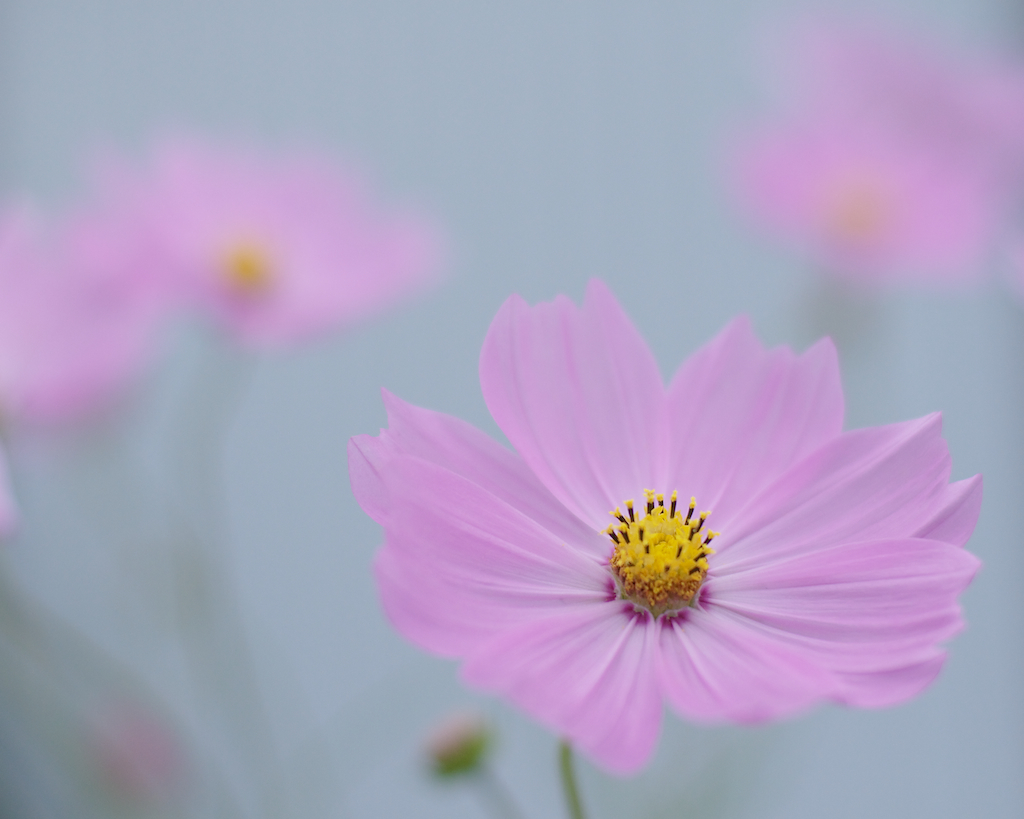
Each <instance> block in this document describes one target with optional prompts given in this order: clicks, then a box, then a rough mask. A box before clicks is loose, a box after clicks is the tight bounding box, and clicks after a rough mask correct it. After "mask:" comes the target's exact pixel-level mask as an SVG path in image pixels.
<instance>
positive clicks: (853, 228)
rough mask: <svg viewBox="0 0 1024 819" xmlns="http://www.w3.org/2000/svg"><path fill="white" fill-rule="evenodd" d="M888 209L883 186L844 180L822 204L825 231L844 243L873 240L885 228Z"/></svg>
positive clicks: (888, 220)
mask: <svg viewBox="0 0 1024 819" xmlns="http://www.w3.org/2000/svg"><path fill="white" fill-rule="evenodd" d="M891 211H892V208H891V207H890V204H889V198H888V196H886V193H885V190H884V188H883V187H882V186H881V185H880V184H877V183H873V182H872V181H871V180H866V179H862V180H857V179H854V180H848V181H847V182H846V183H845V184H843V185H841V186H838V187H837V189H836V190H835V191H834V192H833V193H832V196H831V197H829V200H828V202H827V203H826V205H825V213H826V220H827V223H828V228H829V230H830V231H831V232H832V233H833V235H835V236H836V237H837V238H838V239H841V240H843V241H845V242H852V243H862V242H869V241H871V240H873V239H877V238H878V237H879V236H880V235H881V234H882V233H883V231H885V229H886V228H887V226H888V224H889V222H890V220H891V216H892V212H891Z"/></svg>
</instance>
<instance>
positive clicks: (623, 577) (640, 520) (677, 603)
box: [605, 489, 720, 617]
mask: <svg viewBox="0 0 1024 819" xmlns="http://www.w3.org/2000/svg"><path fill="white" fill-rule="evenodd" d="M644 497H645V501H646V503H645V507H644V508H643V509H641V510H637V509H634V502H633V501H632V500H628V501H626V503H625V507H626V512H625V513H623V512H622V510H621V509H618V508H617V509H615V511H613V512H611V513H609V514H611V516H612V517H613V518H615V523H613V524H612V525H611V526H609V527H608V528H607V529H606V530H605V534H606V535H608V537H609V538H610V539H611V541H612V543H613V544H614V547H615V549H614V551H613V553H612V556H611V559H610V560H609V565H610V567H611V570H612V575H613V576H614V577H615V584H616V587H617V588H618V593H619V597H620V598H621V599H623V600H628V601H630V602H632V603H634V604H635V605H637V606H640V607H642V608H645V609H647V610H648V611H649V612H650V613H651V614H653V615H654V616H655V617H660V616H661V615H662V614H671V613H675V612H678V611H681V610H682V609H684V608H686V607H687V606H689V605H691V604H692V603H693V602H694V600H695V598H696V596H697V592H698V591H699V590H700V587H701V584H702V583H703V582H704V578H705V577H706V576H707V573H708V557H710V556H711V555H713V554H714V553H715V550H714V549H712V548H711V547H710V544H711V541H713V540H714V539H715V538H716V537H717V536H718V535H719V534H720V533H719V532H712V531H711V530H710V528H709V527H706V526H705V523H706V521H707V518H708V515H710V514H711V513H710V512H701V513H700V514H696V508H697V499H696V498H690V505H689V507H684V508H682V509H680V508H679V507H678V500H679V498H678V493H676V492H673V493H672V497H671V498H670V499H669V505H668V506H667V507H666V506H665V496H664V495H662V494H657V493H655V492H653V491H652V490H649V489H645V490H644Z"/></svg>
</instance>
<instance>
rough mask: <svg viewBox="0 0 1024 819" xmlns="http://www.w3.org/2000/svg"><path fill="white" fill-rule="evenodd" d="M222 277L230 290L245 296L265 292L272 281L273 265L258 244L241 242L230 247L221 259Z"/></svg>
mask: <svg viewBox="0 0 1024 819" xmlns="http://www.w3.org/2000/svg"><path fill="white" fill-rule="evenodd" d="M222 270H223V273H224V278H225V279H226V281H227V283H228V284H229V285H230V287H231V288H232V290H234V291H236V292H238V293H241V294H243V295H246V296H255V295H259V294H261V293H264V292H266V291H267V290H268V289H269V288H270V285H271V284H272V283H273V279H274V276H273V267H272V265H271V263H270V259H269V257H268V256H267V253H266V251H265V250H264V249H263V248H262V247H260V246H259V245H258V244H255V243H251V242H242V243H239V244H237V245H235V246H234V247H232V248H230V249H229V250H228V252H227V253H225V254H224V257H223V260H222Z"/></svg>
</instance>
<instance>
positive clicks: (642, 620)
mask: <svg viewBox="0 0 1024 819" xmlns="http://www.w3.org/2000/svg"><path fill="white" fill-rule="evenodd" d="M657 634H658V628H657V626H656V624H655V623H654V622H652V621H651V619H650V618H649V617H647V616H646V615H639V614H635V613H633V612H632V611H630V610H629V607H627V606H624V605H622V604H617V603H607V604H604V605H597V606H588V607H586V608H580V609H579V610H578V611H566V612H564V613H562V614H560V615H559V616H557V617H551V618H548V619H546V620H543V621H537V622H534V623H530V624H528V625H525V626H523V627H521V628H518V629H515V630H513V631H508V632H506V633H504V634H502V635H500V636H499V637H498V638H496V639H495V640H492V641H491V642H489V643H487V644H486V645H485V646H483V647H482V648H481V649H480V650H479V651H477V652H476V653H475V654H473V655H471V656H470V657H469V659H468V660H467V662H466V664H465V665H464V666H463V669H462V676H463V679H465V681H466V682H467V683H468V684H470V685H473V686H478V687H480V688H483V689H486V690H488V691H493V692H496V693H499V694H502V695H504V696H506V697H507V698H508V699H510V700H511V701H512V702H514V703H516V704H517V705H518V706H519V707H521V708H522V709H524V710H525V711H528V712H529V713H530V714H532V715H534V716H535V717H537V718H538V719H539V720H540V721H541V722H542V723H544V724H545V725H547V726H548V727H549V728H550V729H551V730H552V731H555V732H557V733H560V734H562V735H564V736H565V737H567V738H568V739H569V740H571V741H572V742H573V744H575V745H577V746H578V747H579V748H580V749H581V750H583V751H585V752H586V753H587V754H589V755H590V756H592V757H593V758H594V759H595V760H597V762H598V763H600V764H601V765H603V766H604V767H606V768H608V769H609V770H612V771H615V772H617V773H631V772H633V771H636V770H637V769H638V768H640V767H641V766H642V765H643V764H644V762H646V761H647V759H648V758H649V757H650V755H651V752H652V751H653V749H654V746H655V744H656V742H657V739H658V733H659V731H660V728H661V710H662V709H661V696H660V694H659V692H658V680H657V675H656V660H655V657H656V652H657Z"/></svg>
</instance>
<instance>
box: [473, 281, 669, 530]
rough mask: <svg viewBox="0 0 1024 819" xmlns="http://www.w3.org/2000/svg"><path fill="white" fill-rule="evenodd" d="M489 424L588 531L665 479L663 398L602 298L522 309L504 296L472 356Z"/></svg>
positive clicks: (638, 349) (613, 308) (596, 294)
mask: <svg viewBox="0 0 1024 819" xmlns="http://www.w3.org/2000/svg"><path fill="white" fill-rule="evenodd" d="M480 383H481V386H482V387H483V393H484V399H485V400H486V401H487V407H488V409H490V411H491V415H493V416H494V419H495V420H496V421H497V422H498V425H499V426H500V427H501V429H502V431H503V432H504V433H505V434H506V435H507V436H508V439H509V441H511V442H512V446H514V447H515V449H516V451H517V452H518V453H519V454H520V455H521V456H522V457H523V460H524V461H526V463H527V464H528V465H529V467H530V468H531V469H532V470H533V471H534V473H536V475H537V477H538V478H540V480H541V481H542V482H543V483H544V485H545V486H547V487H548V489H550V490H551V492H552V493H553V494H554V495H555V497H557V498H558V499H559V500H560V501H561V502H562V503H563V504H565V506H567V507H568V508H569V509H570V510H572V512H573V513H575V514H576V515H577V516H579V517H580V519H582V520H584V521H586V522H587V523H589V524H590V525H591V526H592V527H594V528H595V529H597V530H601V529H604V528H605V527H606V526H607V525H608V524H609V523H610V521H611V519H610V518H609V516H608V511H609V510H610V509H612V508H614V507H616V506H620V505H621V504H622V503H623V501H624V500H626V499H628V498H633V497H636V496H637V495H639V494H640V493H641V491H642V490H643V489H646V488H653V487H655V486H656V485H657V484H658V483H659V478H661V477H662V476H663V474H664V469H665V457H666V455H667V453H665V451H664V450H665V447H664V441H665V440H666V430H667V428H666V425H665V412H664V408H665V389H664V385H663V383H662V380H661V375H660V374H659V372H658V367H657V363H656V362H655V360H654V357H653V356H652V355H651V352H650V350H649V349H648V348H647V345H646V344H645V343H644V340H643V339H642V338H641V337H640V335H639V333H637V331H636V328H635V327H634V326H633V325H632V323H631V322H630V321H629V319H628V318H627V316H626V315H625V313H623V311H622V308H621V307H619V305H618V303H617V302H616V301H615V298H614V296H612V294H611V293H610V292H609V291H608V289H607V288H606V287H605V286H604V285H603V284H601V283H600V282H597V281H592V282H591V283H590V285H589V287H588V288H587V296H586V300H585V301H584V303H583V307H582V308H579V309H577V308H576V307H575V305H573V304H572V302H570V301H569V300H568V299H566V298H564V297H559V298H557V299H556V300H555V301H553V302H548V303H545V304H538V305H536V306H534V307H530V306H529V305H527V304H526V302H524V301H523V300H522V299H520V298H519V297H518V296H513V297H512V298H510V299H509V300H508V301H506V302H505V304H504V305H503V306H502V308H501V310H499V311H498V315H497V316H496V317H495V319H494V321H493V322H492V323H491V328H490V330H489V331H488V333H487V338H486V340H485V341H484V346H483V350H482V351H481V354H480Z"/></svg>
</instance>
